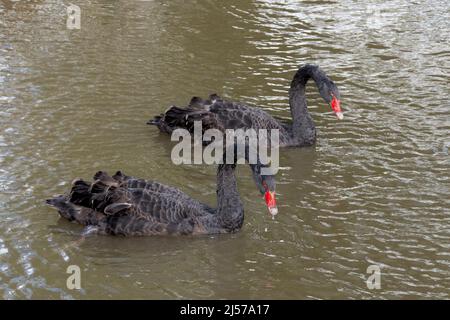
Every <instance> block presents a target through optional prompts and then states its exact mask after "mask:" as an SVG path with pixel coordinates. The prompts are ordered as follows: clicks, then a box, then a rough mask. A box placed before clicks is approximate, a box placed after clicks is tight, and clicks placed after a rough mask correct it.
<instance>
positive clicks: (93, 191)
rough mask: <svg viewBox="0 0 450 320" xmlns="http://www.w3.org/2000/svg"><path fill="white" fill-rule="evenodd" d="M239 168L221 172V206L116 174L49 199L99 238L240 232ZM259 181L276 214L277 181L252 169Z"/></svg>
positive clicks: (221, 167)
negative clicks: (237, 182) (207, 203)
mask: <svg viewBox="0 0 450 320" xmlns="http://www.w3.org/2000/svg"><path fill="white" fill-rule="evenodd" d="M235 167H236V165H235V164H220V165H219V166H218V169H217V208H211V207H209V206H208V205H206V204H203V203H201V202H199V201H197V200H195V199H192V198H191V197H189V196H188V195H186V194H185V193H184V192H182V191H180V190H178V189H176V188H173V187H169V186H165V185H163V184H160V183H158V182H156V181H147V180H143V179H136V178H133V177H129V176H126V175H124V174H123V173H121V172H120V171H119V172H117V173H116V174H115V175H113V176H109V175H108V174H107V173H106V172H102V171H99V172H97V173H96V174H95V176H94V182H92V183H86V182H85V181H83V180H80V179H77V180H75V181H74V182H73V183H72V189H71V191H70V193H69V194H67V195H61V196H57V197H54V198H52V199H48V200H47V203H48V204H50V205H52V206H54V207H56V208H57V209H58V212H59V213H60V215H61V216H62V217H64V218H66V219H68V220H69V221H75V222H77V223H79V224H82V225H85V226H87V227H90V228H91V232H92V228H94V229H95V230H94V232H96V233H99V234H111V235H125V236H141V235H161V234H176V235H178V234H181V235H189V234H215V233H231V232H236V231H238V230H239V229H240V228H241V226H242V223H243V221H244V208H243V206H242V202H241V199H240V197H239V193H238V190H237V185H236V177H235V174H234V171H235ZM251 168H252V170H253V174H254V178H255V182H256V183H257V185H258V187H260V189H261V190H263V191H264V194H265V201H266V204H267V207H268V208H269V211H270V212H271V213H272V214H276V211H277V209H276V203H275V180H274V177H273V176H264V175H260V174H259V172H260V170H261V165H251Z"/></svg>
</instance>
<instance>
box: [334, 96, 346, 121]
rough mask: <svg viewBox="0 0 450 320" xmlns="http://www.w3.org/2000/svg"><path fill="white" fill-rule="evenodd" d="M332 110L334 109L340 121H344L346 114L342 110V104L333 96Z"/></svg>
mask: <svg viewBox="0 0 450 320" xmlns="http://www.w3.org/2000/svg"><path fill="white" fill-rule="evenodd" d="M331 109H333V111H334V113H335V114H336V117H337V118H338V119H339V120H342V119H344V113H343V112H342V110H341V102H340V101H339V100H338V99H337V98H336V97H335V96H333V100H331Z"/></svg>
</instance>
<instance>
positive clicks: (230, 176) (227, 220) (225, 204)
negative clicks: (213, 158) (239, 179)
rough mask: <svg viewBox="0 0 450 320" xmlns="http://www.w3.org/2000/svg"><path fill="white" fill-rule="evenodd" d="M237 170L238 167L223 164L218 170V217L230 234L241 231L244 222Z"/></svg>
mask: <svg viewBox="0 0 450 320" xmlns="http://www.w3.org/2000/svg"><path fill="white" fill-rule="evenodd" d="M235 168H236V165H230V164H221V165H219V167H218V169H217V215H218V216H219V219H220V224H221V226H222V228H224V229H226V230H227V231H229V232H233V231H236V230H239V229H240V228H241V226H242V223H243V221H244V207H243V205H242V202H241V199H240V197H239V193H238V189H237V183H236V176H235V174H234V171H235Z"/></svg>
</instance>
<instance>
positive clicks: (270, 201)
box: [264, 191, 278, 216]
mask: <svg viewBox="0 0 450 320" xmlns="http://www.w3.org/2000/svg"><path fill="white" fill-rule="evenodd" d="M264 198H265V200H266V205H267V209H269V212H270V214H271V215H272V216H275V215H276V214H277V213H278V208H277V202H276V201H275V192H271V191H267V192H266V193H265V194H264Z"/></svg>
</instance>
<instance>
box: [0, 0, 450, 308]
mask: <svg viewBox="0 0 450 320" xmlns="http://www.w3.org/2000/svg"><path fill="white" fill-rule="evenodd" d="M72 2H73V1H72ZM75 3H76V4H77V5H79V6H80V8H81V12H82V19H81V29H80V30H69V29H67V28H66V9H65V6H66V5H69V4H70V2H69V1H60V0H41V1H39V0H36V1H10V0H8V1H5V0H3V1H1V2H0V28H1V29H0V163H1V165H0V217H1V220H2V223H1V224H0V297H2V298H5V299H24V298H34V299H37V298H44V299H53V298H68V299H70V298H74V299H90V298H170V299H172V298H276V299H283V298H287V299H298V298H308V299H324V298H383V299H384V298H396V299H404V298H449V295H450V250H449V249H450V210H449V207H450V201H449V186H450V184H449V155H448V148H449V147H450V141H449V129H450V122H449V120H450V117H449V115H450V103H449V96H450V86H449V84H450V75H449V74H450V50H449V43H450V23H449V21H450V5H449V3H448V1H443V0H442V1H440V0H433V1H422V0H418V1H415V2H409V1H377V3H373V4H367V3H365V2H355V1H350V0H344V1H339V2H338V3H337V2H330V1H281V0H280V1H257V0H253V1H247V2H242V1H235V0H232V1H226V2H224V1H221V2H217V1H196V2H193V1H190V2H189V4H188V3H187V2H185V1H171V2H170V3H163V2H162V1H121V2H111V1H107V0H103V1H100V0H95V1H94V0H80V1H76V2H75ZM307 62H309V63H317V64H320V65H321V67H322V68H323V69H324V70H326V71H327V73H328V74H329V75H330V76H331V77H332V78H333V80H335V82H336V83H337V84H338V86H339V88H340V91H341V95H342V107H343V108H344V109H345V112H346V113H345V119H344V120H343V121H337V120H336V119H335V117H334V116H333V115H332V113H331V110H330V109H329V108H328V107H327V106H325V105H324V103H323V101H322V100H321V99H320V97H319V95H318V93H317V90H316V89H315V88H314V87H313V85H312V84H311V85H310V86H309V87H308V97H309V99H308V103H309V109H310V111H311V113H312V115H313V118H314V120H315V122H316V126H317V128H318V141H317V144H316V146H314V147H311V148H303V149H283V150H282V152H281V159H280V162H281V166H282V169H281V171H280V172H279V174H278V177H277V178H278V187H277V191H278V203H279V209H280V213H279V214H278V216H277V217H276V219H275V220H272V219H271V218H270V216H269V215H268V214H267V212H266V208H265V206H264V202H263V201H262V200H261V198H260V196H259V194H258V192H257V191H256V188H255V187H254V185H253V183H252V181H251V179H250V177H251V176H250V173H249V170H248V168H246V167H240V168H239V181H238V182H239V189H240V192H241V195H242V198H243V201H244V204H245V212H246V217H245V223H244V226H243V229H242V230H241V232H239V233H237V234H234V235H221V236H210V237H197V238H193V237H188V238H182V237H180V238H174V237H156V238H114V237H104V236H92V237H90V238H88V239H87V240H86V241H85V242H84V243H82V244H81V245H78V246H76V245H72V244H73V242H74V241H76V240H77V239H78V238H79V235H80V233H81V228H80V227H79V226H78V225H75V224H70V223H68V222H66V221H63V220H60V219H59V218H58V216H57V214H56V212H55V211H54V210H52V209H50V208H48V207H46V206H44V205H43V200H44V199H45V198H47V197H49V196H51V195H54V194H58V193H62V192H64V191H65V190H67V188H68V186H69V185H68V183H69V182H70V181H71V180H72V179H73V178H75V177H84V178H90V177H91V176H92V175H93V173H95V172H96V171H97V170H100V169H103V170H107V171H110V172H113V171H114V170H117V169H121V170H123V171H124V172H125V173H128V174H132V175H134V176H140V177H148V178H153V179H156V180H159V181H161V182H164V183H166V184H170V185H173V186H177V187H179V188H181V189H182V190H183V191H185V192H187V193H188V194H190V195H192V196H194V197H196V198H198V199H200V200H202V201H205V202H207V203H209V204H214V203H215V168H214V167H208V166H174V165H173V164H172V163H171V162H170V150H171V144H170V141H169V138H168V137H166V136H164V135H160V134H158V133H157V131H156V129H155V128H151V127H148V126H146V125H145V122H146V120H147V119H150V118H151V117H152V116H153V115H155V114H158V113H160V112H162V111H164V110H165V109H166V108H167V107H168V106H169V105H171V104H180V105H182V104H185V103H186V102H187V101H188V100H189V99H190V97H191V96H193V95H199V96H206V95H208V94H209V93H212V92H217V93H218V94H220V95H222V96H225V97H227V98H232V99H235V100H238V101H244V102H247V103H252V104H257V105H260V106H262V107H263V108H265V109H266V110H268V111H269V112H270V113H271V114H274V115H277V116H280V117H289V111H288V109H287V102H288V99H287V90H288V86H289V83H290V80H291V78H292V76H293V72H294V71H295V70H296V68H297V66H298V65H300V64H303V63H307ZM69 265H78V266H79V267H80V268H81V286H82V290H79V291H77V290H69V289H68V288H67V286H66V280H67V277H68V274H67V273H66V269H67V267H68V266H69ZM370 265H378V266H380V267H381V289H379V290H376V289H372V290H371V289H368V287H367V285H366V278H367V277H368V276H369V275H368V274H367V273H366V270H367V268H368V267H369V266H370Z"/></svg>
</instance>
